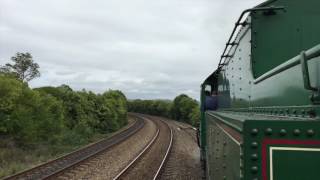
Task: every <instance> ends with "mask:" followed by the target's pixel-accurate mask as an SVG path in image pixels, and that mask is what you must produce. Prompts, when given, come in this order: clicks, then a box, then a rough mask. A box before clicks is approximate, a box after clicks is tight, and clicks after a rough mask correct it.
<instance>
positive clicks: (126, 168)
mask: <svg viewBox="0 0 320 180" xmlns="http://www.w3.org/2000/svg"><path fill="white" fill-rule="evenodd" d="M160 121H161V122H162V123H164V124H165V125H166V126H167V127H168V128H169V129H170V142H169V145H168V147H167V150H166V153H165V155H164V157H163V159H162V161H161V164H160V166H159V167H158V169H157V171H156V173H155V175H154V176H153V180H156V179H157V178H158V176H159V174H160V172H161V169H162V168H163V166H164V164H165V162H166V160H167V159H168V155H169V152H170V150H171V147H172V142H173V131H172V129H171V128H170V126H169V125H168V124H167V123H165V122H164V121H162V120H160ZM159 132H160V129H158V130H157V133H156V135H155V136H154V137H153V139H152V140H151V141H150V142H149V143H148V145H147V146H146V147H145V148H144V149H143V150H142V151H141V152H140V153H139V154H138V155H137V156H136V157H135V158H134V159H133V160H132V161H131V162H130V163H129V164H128V165H127V166H126V167H125V168H124V169H123V170H122V171H121V172H120V173H119V174H118V175H117V176H116V177H114V178H113V180H118V179H120V178H121V176H123V175H124V174H125V173H126V172H127V171H128V170H129V169H130V168H131V167H133V164H135V163H136V162H137V161H138V160H139V159H141V158H142V156H143V155H144V154H145V153H146V152H148V150H149V149H150V148H151V147H152V145H153V144H154V142H155V140H156V139H157V137H158V136H159Z"/></svg>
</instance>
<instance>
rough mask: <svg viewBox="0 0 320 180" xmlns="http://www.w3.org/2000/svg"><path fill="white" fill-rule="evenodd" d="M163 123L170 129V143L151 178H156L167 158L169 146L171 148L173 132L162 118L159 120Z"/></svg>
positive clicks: (154, 179)
mask: <svg viewBox="0 0 320 180" xmlns="http://www.w3.org/2000/svg"><path fill="white" fill-rule="evenodd" d="M161 121H162V122H163V123H164V124H166V125H167V127H168V128H169V129H170V143H169V146H168V149H167V151H166V154H165V155H164V158H163V159H162V162H161V164H160V167H159V168H158V170H157V172H156V174H155V176H154V177H153V180H156V179H157V178H158V176H159V174H160V172H161V169H162V168H163V165H164V163H165V162H166V160H167V159H168V155H169V152H170V151H171V148H172V141H173V132H172V129H171V128H170V126H169V125H168V124H167V123H166V122H164V121H163V120H161Z"/></svg>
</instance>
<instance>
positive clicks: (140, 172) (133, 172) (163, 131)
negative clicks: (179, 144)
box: [113, 115, 173, 180]
mask: <svg viewBox="0 0 320 180" xmlns="http://www.w3.org/2000/svg"><path fill="white" fill-rule="evenodd" d="M139 116H141V118H145V119H149V120H152V121H153V122H155V123H156V125H157V127H158V130H157V133H156V134H155V135H154V137H153V138H152V140H151V141H150V142H149V143H148V144H147V145H146V146H145V148H144V149H143V150H141V152H140V153H139V154H138V155H137V156H136V157H135V158H134V159H133V160H132V161H131V162H130V163H129V164H128V165H127V166H126V167H125V168H124V169H123V170H122V171H121V172H120V173H119V174H118V175H117V176H116V177H114V178H113V180H120V179H141V178H144V179H153V180H155V179H157V178H158V177H159V175H160V174H161V171H162V169H163V167H164V164H165V163H166V161H167V159H168V155H169V152H170V150H171V148H172V142H173V131H172V129H171V128H170V126H169V125H168V124H167V123H166V122H165V121H163V120H161V119H159V118H157V117H153V116H147V115H139Z"/></svg>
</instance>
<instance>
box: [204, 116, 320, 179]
mask: <svg viewBox="0 0 320 180" xmlns="http://www.w3.org/2000/svg"><path fill="white" fill-rule="evenodd" d="M206 120H207V154H206V160H207V167H208V168H207V171H206V173H207V179H214V180H220V179H221V180H222V179H224V177H227V179H239V177H240V174H242V176H243V177H244V179H254V178H258V179H263V178H262V167H263V166H262V149H263V147H262V142H263V140H264V139H269V140H290V141H296V140H297V141H318V142H319V144H317V145H301V144H299V145H286V144H276V145H272V146H270V145H268V146H266V148H267V149H266V152H267V155H268V156H267V161H266V163H267V166H266V167H267V169H266V172H267V174H268V175H269V174H270V168H269V167H270V157H269V153H270V147H291V148H313V149H315V148H317V149H318V151H316V152H313V151H310V152H304V153H301V151H290V152H291V153H283V151H274V153H273V154H274V156H273V163H274V165H273V166H272V167H273V169H274V173H273V175H274V179H275V180H276V179H290V180H304V179H303V178H301V177H305V178H307V179H308V180H309V179H310V180H313V179H317V178H318V177H320V171H318V170H317V168H315V167H318V164H319V162H320V161H319V159H318V158H319V157H320V121H317V120H311V119H310V118H303V117H299V118H297V117H279V116H271V115H265V114H256V113H248V112H229V111H221V112H214V111H208V112H207V113H206ZM217 122H219V123H221V124H224V125H226V126H228V127H230V128H232V129H234V130H235V131H236V132H238V133H240V134H241V136H242V139H243V142H242V144H243V145H242V146H239V145H238V144H236V143H235V142H234V141H232V140H231V139H230V138H229V136H228V135H226V133H224V132H223V131H221V128H219V127H217V125H216V124H217ZM269 128H270V129H271V130H272V131H271V133H270V134H268V133H267V129H269ZM253 129H257V130H258V132H257V134H252V130H253ZM283 129H284V130H285V131H286V134H285V135H281V133H280V132H281V130H283ZM297 129H298V130H299V131H300V134H298V135H295V134H294V131H295V130H297ZM308 130H313V132H314V135H312V136H310V135H308ZM225 141H226V142H227V143H226V144H227V145H226V146H224V145H223V142H225ZM253 142H257V147H256V148H253V147H252V143H253ZM240 147H241V149H240ZM240 152H243V154H244V158H243V159H241V158H240ZM252 154H257V160H252ZM223 155H227V156H226V157H224V156H223ZM292 156H294V157H295V158H292ZM311 156H314V158H313V159H311V160H310V157H311ZM303 158H307V159H308V158H309V160H308V161H306V160H307V159H304V160H300V161H297V160H299V159H303ZM240 161H241V164H243V168H240V165H239V164H240ZM297 162H298V163H297ZM224 165H227V168H224ZM254 166H256V167H257V168H258V170H257V172H256V173H252V167H254ZM296 168H300V171H297V170H296ZM293 171H294V173H293ZM269 178H270V177H269V176H268V179H269Z"/></svg>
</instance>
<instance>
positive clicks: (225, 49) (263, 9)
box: [218, 6, 285, 69]
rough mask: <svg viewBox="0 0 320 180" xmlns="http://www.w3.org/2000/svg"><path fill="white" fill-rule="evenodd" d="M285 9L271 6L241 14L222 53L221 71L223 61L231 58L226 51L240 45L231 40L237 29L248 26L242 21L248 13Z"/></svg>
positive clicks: (248, 10)
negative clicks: (230, 47)
mask: <svg viewBox="0 0 320 180" xmlns="http://www.w3.org/2000/svg"><path fill="white" fill-rule="evenodd" d="M284 9H285V8H284V7H283V6H279V7H273V6H271V7H258V8H251V9H246V10H244V11H243V12H242V13H241V15H240V17H239V19H238V21H237V22H236V24H235V26H234V28H233V30H232V33H231V35H230V37H229V40H228V42H227V43H226V46H225V48H224V50H223V53H222V55H221V58H220V61H219V65H218V69H220V68H221V67H222V66H223V64H224V63H222V60H223V59H224V58H228V57H229V56H228V55H226V51H227V49H228V47H229V46H234V45H238V43H236V42H231V40H232V38H233V36H234V34H235V32H236V30H237V28H238V26H239V25H241V26H246V25H247V22H245V21H244V22H242V23H241V20H242V18H243V16H244V15H245V14H246V13H248V12H255V11H268V10H284Z"/></svg>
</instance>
